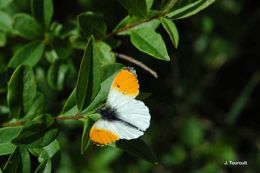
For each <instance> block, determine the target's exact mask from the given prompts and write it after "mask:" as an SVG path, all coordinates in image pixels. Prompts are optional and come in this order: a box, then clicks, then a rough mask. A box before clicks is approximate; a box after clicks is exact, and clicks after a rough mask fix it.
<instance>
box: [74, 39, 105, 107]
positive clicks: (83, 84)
mask: <svg viewBox="0 0 260 173" xmlns="http://www.w3.org/2000/svg"><path fill="white" fill-rule="evenodd" d="M99 57H100V52H99V50H98V49H97V48H96V45H95V41H94V38H93V37H91V38H90V39H89V41H88V44H87V47H86V50H85V52H84V55H83V58H82V61H81V64H80V69H79V74H78V80H77V85H76V100H77V106H78V108H79V110H80V111H81V110H82V109H83V108H85V107H86V106H87V105H88V104H89V103H91V101H92V100H93V99H94V98H95V97H96V95H97V93H98V91H99V88H100V82H101V81H100V78H101V74H100V71H101V70H100V63H99Z"/></svg>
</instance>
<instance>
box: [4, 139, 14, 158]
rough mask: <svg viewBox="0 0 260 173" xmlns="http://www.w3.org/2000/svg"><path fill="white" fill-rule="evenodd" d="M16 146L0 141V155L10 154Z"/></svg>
mask: <svg viewBox="0 0 260 173" xmlns="http://www.w3.org/2000/svg"><path fill="white" fill-rule="evenodd" d="M15 149H16V146H15V145H14V144H12V143H10V142H7V143H0V156H3V155H9V154H12V153H13V152H14V151H15Z"/></svg>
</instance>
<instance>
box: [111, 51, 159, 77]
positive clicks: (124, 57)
mask: <svg viewBox="0 0 260 173" xmlns="http://www.w3.org/2000/svg"><path fill="white" fill-rule="evenodd" d="M115 54H116V56H117V57H118V58H121V59H124V60H126V61H129V62H131V63H134V64H136V65H138V66H139V67H141V68H142V69H144V70H146V71H148V72H149V73H150V74H151V75H153V76H154V77H155V78H158V74H157V73H156V71H154V70H153V69H151V68H150V67H148V66H147V65H145V64H144V63H142V62H141V61H138V60H136V59H134V58H133V57H131V56H128V55H124V54H122V53H117V52H115Z"/></svg>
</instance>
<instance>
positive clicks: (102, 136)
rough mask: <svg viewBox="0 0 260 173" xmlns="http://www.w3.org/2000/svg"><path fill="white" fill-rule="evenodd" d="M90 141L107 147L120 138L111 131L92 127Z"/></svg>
mask: <svg viewBox="0 0 260 173" xmlns="http://www.w3.org/2000/svg"><path fill="white" fill-rule="evenodd" d="M89 135H90V139H91V141H93V142H94V143H96V144H100V145H107V144H110V143H112V142H115V141H117V140H119V136H117V135H116V134H114V133H113V132H111V131H108V130H104V129H99V128H95V127H92V128H91V130H90V133H89Z"/></svg>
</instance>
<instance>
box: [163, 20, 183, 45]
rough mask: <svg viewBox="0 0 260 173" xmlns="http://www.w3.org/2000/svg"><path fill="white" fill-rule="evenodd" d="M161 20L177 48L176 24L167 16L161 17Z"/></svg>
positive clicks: (177, 34)
mask: <svg viewBox="0 0 260 173" xmlns="http://www.w3.org/2000/svg"><path fill="white" fill-rule="evenodd" d="M161 22H162V25H163V28H164V29H165V30H166V32H167V33H168V35H169V37H170V39H171V41H172V43H173V45H174V47H175V48H177V47H178V43H179V33H178V30H177V27H176V25H175V24H174V23H173V21H172V20H170V19H167V18H161Z"/></svg>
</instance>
